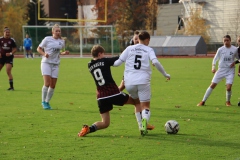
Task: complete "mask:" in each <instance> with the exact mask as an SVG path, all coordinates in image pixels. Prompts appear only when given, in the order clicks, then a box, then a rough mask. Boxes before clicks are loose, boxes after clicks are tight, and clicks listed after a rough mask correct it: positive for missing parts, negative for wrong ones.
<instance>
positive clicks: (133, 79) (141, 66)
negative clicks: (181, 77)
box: [114, 31, 170, 136]
mask: <svg viewBox="0 0 240 160" xmlns="http://www.w3.org/2000/svg"><path fill="white" fill-rule="evenodd" d="M149 42H150V35H149V33H148V32H146V31H143V32H141V33H140V34H139V44H136V45H133V46H129V47H127V48H126V49H125V50H124V51H123V53H122V54H121V56H120V57H119V59H118V60H117V61H115V63H114V66H119V65H121V64H122V63H123V62H125V70H124V82H125V87H126V90H127V91H128V92H129V93H130V95H131V97H132V98H133V99H138V98H139V100H140V104H141V108H142V128H141V134H142V135H143V136H144V135H146V134H147V124H148V122H149V120H150V115H151V114H150V98H151V88H150V80H151V74H152V70H151V63H150V61H151V62H152V64H153V65H154V66H155V67H156V68H157V69H158V71H159V72H160V73H162V74H163V76H165V77H166V78H167V80H170V75H169V74H167V73H166V72H165V70H164V68H163V66H162V65H161V63H160V62H159V61H158V59H157V57H156V55H155V52H154V50H153V49H152V48H150V47H148V44H149Z"/></svg>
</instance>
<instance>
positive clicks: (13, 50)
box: [6, 48, 17, 57]
mask: <svg viewBox="0 0 240 160" xmlns="http://www.w3.org/2000/svg"><path fill="white" fill-rule="evenodd" d="M16 51H17V48H13V49H12V52H9V53H6V56H7V57H9V56H11V55H13V54H14V53H15V52H16Z"/></svg>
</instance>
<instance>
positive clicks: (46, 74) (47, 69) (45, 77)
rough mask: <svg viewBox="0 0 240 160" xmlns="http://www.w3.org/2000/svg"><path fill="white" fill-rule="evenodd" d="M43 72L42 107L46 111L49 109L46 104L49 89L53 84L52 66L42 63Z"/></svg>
mask: <svg viewBox="0 0 240 160" xmlns="http://www.w3.org/2000/svg"><path fill="white" fill-rule="evenodd" d="M41 72H42V76H43V82H44V84H43V87H42V106H43V108H44V109H49V108H48V106H47V104H46V97H47V93H48V89H49V86H50V82H51V76H50V75H51V66H50V64H48V63H41Z"/></svg>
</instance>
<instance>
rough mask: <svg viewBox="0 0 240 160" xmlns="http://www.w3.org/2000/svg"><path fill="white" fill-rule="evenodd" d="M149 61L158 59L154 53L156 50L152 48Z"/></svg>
mask: <svg viewBox="0 0 240 160" xmlns="http://www.w3.org/2000/svg"><path fill="white" fill-rule="evenodd" d="M149 59H150V60H151V61H153V60H154V59H157V57H156V54H155V52H154V50H153V49H152V48H151V49H150V51H149Z"/></svg>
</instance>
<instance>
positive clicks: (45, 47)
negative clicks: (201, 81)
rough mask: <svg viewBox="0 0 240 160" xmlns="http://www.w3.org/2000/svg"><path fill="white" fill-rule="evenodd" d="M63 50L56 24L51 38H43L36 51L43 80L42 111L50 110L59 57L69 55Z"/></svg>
mask: <svg viewBox="0 0 240 160" xmlns="http://www.w3.org/2000/svg"><path fill="white" fill-rule="evenodd" d="M64 48H65V42H64V40H63V39H62V38H61V29H60V27H59V25H58V24H55V25H54V26H53V28H52V36H47V37H45V38H44V39H43V40H42V42H41V43H40V44H39V46H38V48H37V51H38V52H39V53H40V54H41V55H42V61H41V71H42V76H43V80H44V85H43V88H42V106H43V109H51V106H50V104H49V101H50V100H51V98H52V96H53V92H54V89H55V86H56V83H57V78H58V71H59V64H60V57H59V55H60V54H62V55H65V54H69V51H64V52H61V53H60V51H61V50H62V49H64Z"/></svg>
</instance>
